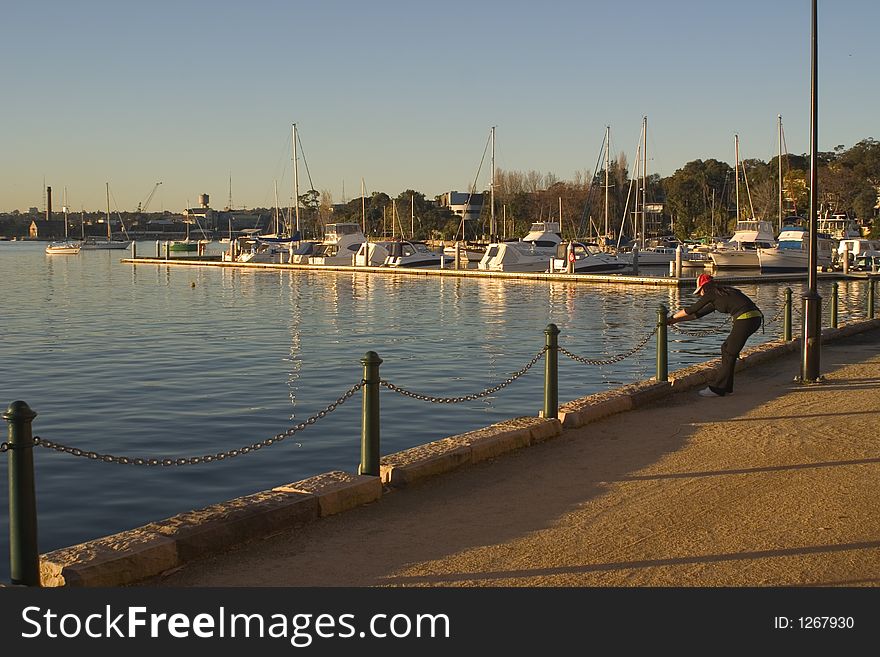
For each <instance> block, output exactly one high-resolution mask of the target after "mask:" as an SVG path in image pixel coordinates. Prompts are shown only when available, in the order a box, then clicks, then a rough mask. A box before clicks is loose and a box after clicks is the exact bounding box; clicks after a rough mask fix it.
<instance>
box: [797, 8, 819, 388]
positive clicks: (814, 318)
mask: <svg viewBox="0 0 880 657" xmlns="http://www.w3.org/2000/svg"><path fill="white" fill-rule="evenodd" d="M816 2H817V0H812V4H813V11H812V37H811V41H810V46H811V48H810V252H809V261H808V262H809V264H808V268H807V275H808V281H809V290H808V292H807V293H806V294H804V297H803V298H804V327H803V329H804V340H803V359H802V363H801V380H802V381H804V382H807V381H811V382H812V381H817V380H818V379H819V347H820V345H821V342H822V340H821V337H822V333H821V331H822V327H821V317H822V310H821V308H822V297H820V296H819V293H818V292H817V289H816V288H817V285H816V278H817V274H816V268H817V265H818V259H817V257H816V251H817V246H816V233H817V232H818V229H819V217H818V210H819V204H818V196H819V190H818V169H819V163H818V159H819V158H818V156H819V150H818V141H819V139H818V133H819V131H818V113H819V104H818V97H819V94H818V89H817V86H818V81H817V73H816V67H817V59H818V46H817V34H816V32H817V30H816Z"/></svg>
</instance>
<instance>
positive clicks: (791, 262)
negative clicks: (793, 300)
mask: <svg viewBox="0 0 880 657" xmlns="http://www.w3.org/2000/svg"><path fill="white" fill-rule="evenodd" d="M809 237H810V233H809V231H808V230H807V229H806V228H804V227H803V226H784V227H783V229H782V231H780V233H779V241H778V242H777V244H776V246H774V247H771V248H766V249H765V248H759V249H758V250H757V251H758V261H759V263H760V267H761V273H762V274H786V273H795V272H806V271H808V270H809V266H810V250H809V243H810V240H809ZM834 248H835V242H834V240H832V239H831V238H830V237H828V236H827V235H818V234H817V235H816V267H817V269H819V270H825V269H829V270H830V269H831V266H832V262H833V259H834Z"/></svg>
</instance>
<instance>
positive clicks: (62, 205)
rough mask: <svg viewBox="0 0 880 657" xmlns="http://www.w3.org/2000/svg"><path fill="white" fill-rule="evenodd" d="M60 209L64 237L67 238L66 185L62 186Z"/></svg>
mask: <svg viewBox="0 0 880 657" xmlns="http://www.w3.org/2000/svg"><path fill="white" fill-rule="evenodd" d="M61 210H62V212H64V239H67V187H65V188H64V200H63V201H62V202H61Z"/></svg>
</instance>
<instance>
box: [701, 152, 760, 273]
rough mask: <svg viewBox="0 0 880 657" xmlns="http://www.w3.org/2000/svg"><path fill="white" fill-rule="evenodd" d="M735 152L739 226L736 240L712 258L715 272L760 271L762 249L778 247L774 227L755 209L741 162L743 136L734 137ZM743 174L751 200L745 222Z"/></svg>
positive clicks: (724, 246)
mask: <svg viewBox="0 0 880 657" xmlns="http://www.w3.org/2000/svg"><path fill="white" fill-rule="evenodd" d="M734 150H735V153H736V167H735V171H734V174H735V175H734V178H735V180H736V226H735V227H734V231H733V236H732V237H731V238H730V239H729V240H728V241H727V242H724V243H722V244H720V245H719V246H718V248H717V249H716V250H715V251H713V252H711V253H710V254H709V257H710V258H711V259H712V264H713V266H714V267H715V269H758V268H759V267H760V266H761V265H760V261H759V260H758V249H759V248H770V247H773V246H776V238H775V236H774V231H773V224H772V222H770V221H767V220H765V219H755V216H754V215H755V211H754V209H753V208H752V196H751V192H749V180H748V178H747V177H746V172H745V168H744V167H742V165H741V163H740V160H739V135H734ZM740 170H742V174H743V180H744V181H745V185H746V193H747V194H748V197H749V208H750V209H751V216H752V218H751V219H741V218H740V209H739V171H740Z"/></svg>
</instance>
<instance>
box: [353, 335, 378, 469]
mask: <svg viewBox="0 0 880 657" xmlns="http://www.w3.org/2000/svg"><path fill="white" fill-rule="evenodd" d="M361 363H363V365H364V402H363V411H362V415H361V463H360V465H359V466H358V474H362V475H371V476H373V477H378V476H379V365H381V364H382V359H381V358H379V354H377V353H376V352H375V351H368V352H367V353H366V354H364V357H363V358H362V359H361Z"/></svg>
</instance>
